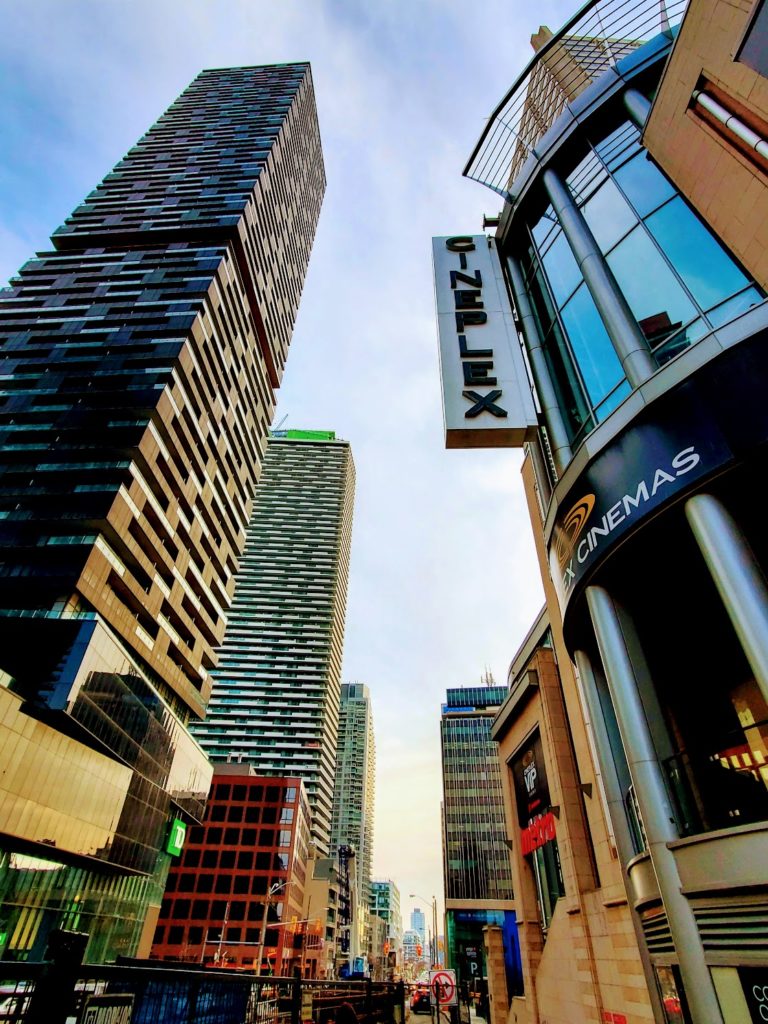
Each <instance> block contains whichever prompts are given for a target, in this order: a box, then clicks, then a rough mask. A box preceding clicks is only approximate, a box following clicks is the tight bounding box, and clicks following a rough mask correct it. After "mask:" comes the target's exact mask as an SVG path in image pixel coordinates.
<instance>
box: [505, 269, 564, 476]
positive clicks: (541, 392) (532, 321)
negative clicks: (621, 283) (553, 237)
mask: <svg viewBox="0 0 768 1024" xmlns="http://www.w3.org/2000/svg"><path fill="white" fill-rule="evenodd" d="M507 270H508V272H509V283H510V286H511V288H512V297H513V298H514V300H515V307H516V309H517V312H518V315H519V317H520V327H521V329H522V332H523V338H524V339H525V347H526V348H527V350H528V361H529V363H530V367H531V373H532V374H533V383H534V386H535V388H536V394H537V395H538V396H539V402H540V404H541V411H542V412H543V414H544V419H545V421H546V424H547V431H548V433H549V442H550V447H551V448H552V457H553V459H554V460H555V469H556V470H557V473H558V476H562V474H563V471H564V470H565V467H566V466H567V465H568V463H569V462H570V461H571V446H570V444H569V441H568V431H567V429H566V426H565V420H564V419H563V415H562V413H561V412H560V403H559V402H558V399H557V392H556V391H555V387H554V384H553V383H552V377H551V376H550V373H549V366H548V365H547V359H546V356H545V355H544V349H543V347H542V344H541V335H540V334H539V325H538V324H537V322H536V318H535V316H534V314H533V309H532V308H531V303H530V300H529V298H528V292H527V291H526V290H525V283H524V280H523V272H522V270H521V268H520V264H519V263H518V261H517V260H516V259H514V258H513V257H511V256H509V257H507Z"/></svg>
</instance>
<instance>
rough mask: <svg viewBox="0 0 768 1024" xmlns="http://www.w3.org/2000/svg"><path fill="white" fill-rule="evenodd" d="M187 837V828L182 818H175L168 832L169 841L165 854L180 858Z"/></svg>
mask: <svg viewBox="0 0 768 1024" xmlns="http://www.w3.org/2000/svg"><path fill="white" fill-rule="evenodd" d="M186 837H187V826H186V824H185V823H184V822H183V821H182V820H181V818H174V819H173V821H172V822H171V827H170V829H169V831H168V841H167V842H166V844H165V852H166V853H171V854H173V856H174V857H178V856H179V854H180V853H181V851H182V849H183V848H184V840H185V839H186Z"/></svg>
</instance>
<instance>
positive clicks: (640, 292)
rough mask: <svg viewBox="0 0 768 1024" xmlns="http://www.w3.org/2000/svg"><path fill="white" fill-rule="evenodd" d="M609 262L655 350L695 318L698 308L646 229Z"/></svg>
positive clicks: (627, 241) (639, 230) (634, 234)
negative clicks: (659, 344)
mask: <svg viewBox="0 0 768 1024" xmlns="http://www.w3.org/2000/svg"><path fill="white" fill-rule="evenodd" d="M607 261H608V265H609V266H610V268H611V270H612V271H613V273H614V274H615V276H616V280H617V281H618V283H619V287H620V288H621V290H622V291H623V292H624V297H625V298H626V300H627V302H628V303H629V307H630V309H631V310H632V312H633V313H634V315H635V318H636V320H637V321H638V323H639V324H640V327H641V329H642V331H643V333H644V334H645V336H646V338H647V339H648V341H649V343H650V344H651V346H652V347H653V346H654V345H655V344H658V343H659V342H661V341H662V340H663V339H664V338H665V337H668V336H669V335H670V334H672V333H674V332H675V331H678V330H679V329H680V328H681V327H682V326H683V325H684V324H687V323H688V321H689V320H693V319H694V318H695V316H696V313H697V310H696V308H695V306H694V305H693V303H692V302H691V301H690V299H689V298H688V296H687V295H686V294H685V292H684V290H683V289H682V288H681V287H680V282H679V281H678V280H677V278H676V277H675V275H674V274H673V273H672V271H671V270H670V268H669V265H668V263H667V262H666V260H665V259H664V258H663V257H662V255H661V253H660V252H659V250H658V249H657V248H656V246H655V245H654V244H653V242H652V241H651V239H650V238H649V237H648V235H647V234H646V232H645V231H644V229H643V228H642V227H640V226H638V227H637V228H635V230H634V231H633V232H632V233H631V234H630V235H629V236H628V237H627V238H625V239H624V241H623V242H622V243H621V244H620V245H618V246H617V247H616V248H615V249H614V251H613V252H612V253H611V254H610V255H609V256H608V257H607Z"/></svg>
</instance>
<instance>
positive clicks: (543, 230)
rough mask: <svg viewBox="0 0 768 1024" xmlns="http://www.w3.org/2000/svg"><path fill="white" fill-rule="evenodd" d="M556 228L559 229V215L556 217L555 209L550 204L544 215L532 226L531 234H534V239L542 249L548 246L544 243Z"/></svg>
mask: <svg viewBox="0 0 768 1024" xmlns="http://www.w3.org/2000/svg"><path fill="white" fill-rule="evenodd" d="M556 228H557V229H559V225H558V223H557V217H555V211H554V210H553V209H552V207H551V206H548V207H547V209H546V210H545V211H544V216H543V217H542V218H541V219H540V220H538V221H537V222H536V223H535V224H534V226H533V227H532V228H531V234H532V235H533V238H534V241H535V242H536V245H537V246H538V248H539V250H540V251H541V250H542V249H545V248H546V245H545V244H544V243H545V241H546V239H547V238H549V236H550V235H552V233H553V232H554V231H555V229H556Z"/></svg>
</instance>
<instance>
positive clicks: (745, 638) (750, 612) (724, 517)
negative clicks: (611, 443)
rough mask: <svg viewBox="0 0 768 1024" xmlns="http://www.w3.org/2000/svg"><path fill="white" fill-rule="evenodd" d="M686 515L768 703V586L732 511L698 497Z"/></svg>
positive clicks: (689, 503) (708, 497)
mask: <svg viewBox="0 0 768 1024" xmlns="http://www.w3.org/2000/svg"><path fill="white" fill-rule="evenodd" d="M685 514H686V517H687V519H688V523H689V524H690V527H691V529H692V530H693V535H694V537H695V538H696V543H697V544H698V545H699V548H700V549H701V553H702V555H703V556H704V561H705V562H706V563H707V568H708V569H709V571H710V573H711V574H712V579H713V580H714V582H715V586H716V587H717V590H718V592H719V594H720V597H721V599H722V602H723V604H724V605H725V610H726V612H727V613H728V618H729V619H730V620H731V623H732V625H733V628H734V629H735V630H736V635H737V636H738V638H739V641H740V643H741V646H742V648H743V649H744V654H745V655H746V657H747V660H748V661H749V664H750V666H751V668H752V671H753V672H754V673H755V680H756V682H757V684H758V686H759V687H760V691H761V693H762V695H763V697H764V699H765V700H766V702H768V585H767V584H766V580H765V576H764V575H763V572H762V570H761V568H760V566H759V565H758V563H757V559H756V558H755V556H754V554H753V553H752V550H751V548H750V546H749V542H748V541H747V539H746V537H745V536H744V534H743V533H742V531H741V530H740V528H739V527H738V526H737V524H736V523H735V522H734V520H733V518H732V516H731V514H730V512H729V511H728V510H727V509H726V508H725V506H724V505H723V504H722V502H721V501H720V500H719V499H718V498H715V497H714V495H712V494H696V495H695V496H694V497H693V498H689V499H688V501H686V503H685Z"/></svg>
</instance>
